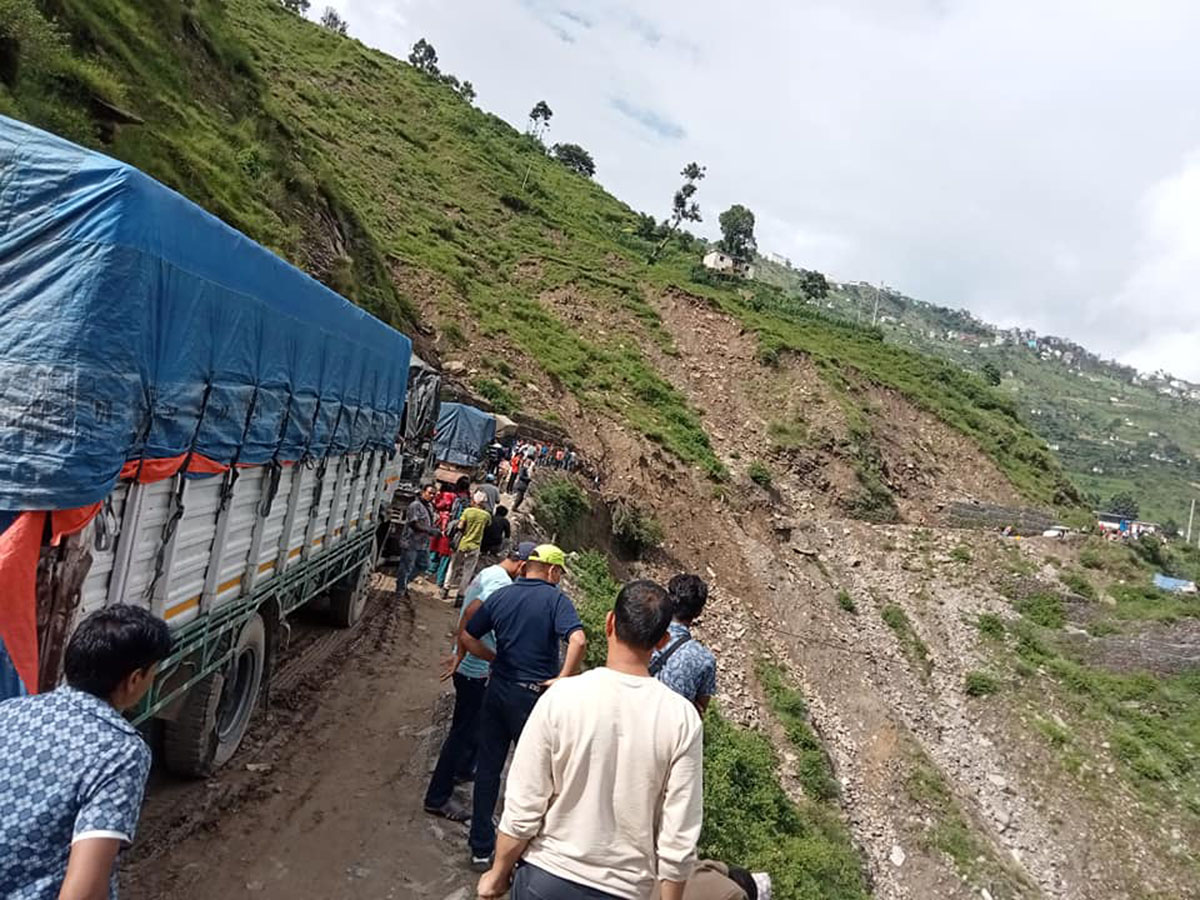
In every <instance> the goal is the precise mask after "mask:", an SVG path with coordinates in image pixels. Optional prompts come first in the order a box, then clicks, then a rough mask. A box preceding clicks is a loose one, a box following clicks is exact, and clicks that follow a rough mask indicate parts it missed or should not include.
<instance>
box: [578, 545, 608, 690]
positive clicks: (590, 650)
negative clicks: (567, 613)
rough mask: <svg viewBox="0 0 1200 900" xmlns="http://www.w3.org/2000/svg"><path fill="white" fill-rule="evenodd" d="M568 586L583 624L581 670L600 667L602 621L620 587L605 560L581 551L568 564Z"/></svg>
mask: <svg viewBox="0 0 1200 900" xmlns="http://www.w3.org/2000/svg"><path fill="white" fill-rule="evenodd" d="M569 572H570V582H571V587H572V588H573V590H574V597H573V599H574V601H575V609H576V610H577V611H578V612H579V619H580V621H581V622H583V633H584V634H585V635H586V636H587V650H586V651H585V654H584V657H583V664H584V667H585V668H588V669H595V668H597V667H598V666H602V665H604V661H605V658H606V657H607V655H608V642H607V639H606V638H605V635H604V620H605V617H606V616H607V615H608V612H609V610H611V609H612V608H613V604H614V603H615V602H616V600H617V594H618V592H619V591H620V590H621V585H620V584H619V583H618V582H617V580H616V579H615V578H613V577H612V572H610V571H609V568H608V559H607V558H606V557H605V555H604V554H603V553H600V552H598V551H596V550H585V551H584V552H582V553H579V554H576V555H575V557H574V558H573V559H572V560H571V567H570V569H569Z"/></svg>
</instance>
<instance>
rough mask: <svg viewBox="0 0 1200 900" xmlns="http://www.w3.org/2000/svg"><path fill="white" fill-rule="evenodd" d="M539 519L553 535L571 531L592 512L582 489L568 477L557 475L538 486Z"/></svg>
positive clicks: (536, 495) (536, 493) (536, 494)
mask: <svg viewBox="0 0 1200 900" xmlns="http://www.w3.org/2000/svg"><path fill="white" fill-rule="evenodd" d="M534 496H535V497H536V499H537V518H538V521H540V522H541V523H542V524H543V525H544V526H545V527H546V528H547V529H549V530H550V531H551V532H552V533H554V534H557V535H561V534H562V533H563V532H565V531H570V530H571V528H573V527H574V526H575V525H576V524H577V523H578V522H579V521H580V520H581V519H582V518H583V517H584V516H586V515H587V514H588V513H589V512H591V510H592V504H591V501H590V500H588V495H587V494H585V493H584V492H583V490H582V488H580V487H579V485H577V484H576V483H575V482H574V480H573V479H571V478H570V477H569V476H566V475H555V476H554V477H552V478H549V479H547V480H546V481H544V482H543V483H542V484H540V485H538V487H537V489H536V492H535V495H534Z"/></svg>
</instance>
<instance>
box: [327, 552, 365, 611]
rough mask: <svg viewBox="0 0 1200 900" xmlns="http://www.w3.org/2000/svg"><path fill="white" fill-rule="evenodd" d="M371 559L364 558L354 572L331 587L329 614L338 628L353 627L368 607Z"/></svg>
mask: <svg viewBox="0 0 1200 900" xmlns="http://www.w3.org/2000/svg"><path fill="white" fill-rule="evenodd" d="M372 568H373V567H372V565H371V559H370V558H368V559H364V560H363V561H362V562H361V563H360V564H359V566H358V568H357V569H355V570H354V571H352V572H349V573H347V574H346V575H344V576H342V578H341V579H340V580H339V581H338V582H337V584H335V585H334V586H333V587H331V588H330V589H329V615H330V618H332V619H333V624H334V625H336V626H337V627H338V628H353V627H354V626H355V625H357V624H358V620H359V619H361V618H362V616H363V611H364V610H366V608H367V597H368V595H369V593H370V592H369V590H368V584H369V582H370V580H371V569H372Z"/></svg>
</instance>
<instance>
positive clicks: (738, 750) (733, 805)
mask: <svg viewBox="0 0 1200 900" xmlns="http://www.w3.org/2000/svg"><path fill="white" fill-rule="evenodd" d="M777 764H778V760H777V759H776V757H775V753H774V752H773V750H772V749H771V744H770V741H768V740H767V738H766V737H764V736H763V735H761V734H759V733H758V732H755V731H751V730H750V729H748V728H740V727H738V726H737V725H734V724H733V723H731V722H728V721H727V720H725V719H723V718H722V717H721V716H720V710H719V708H718V707H717V706H716V705H715V704H714V706H713V707H711V708H710V710H709V713H708V715H707V716H705V717H704V829H703V831H702V832H701V834H700V855H701V856H703V857H707V858H710V859H729V860H736V861H737V863H738V864H739V865H742V866H745V867H747V868H749V869H751V870H755V871H766V872H770V873H771V878H772V881H773V886H774V892H773V895H774V896H775V897H776V898H778V900H804V898H810V897H821V898H824V900H867V898H868V897H869V896H870V894H869V892H868V890H867V887H866V884H865V883H864V879H863V865H862V861H861V859H860V858H859V855H858V852H857V851H856V850H855V848H854V843H853V841H852V840H851V837H850V834H849V833H848V831H847V829H846V826H845V824H844V823H843V822H842V820H841V818H840V817H839V816H838V815H837V812H836V811H835V810H833V809H830V808H828V807H827V806H826V805H824V804H821V803H816V802H812V801H804V802H802V804H801V805H799V806H798V805H797V804H795V803H793V802H792V801H791V800H790V799H789V798H788V795H787V794H786V793H785V792H784V790H783V788H782V787H781V786H780V784H779V780H778V778H777V777H776V774H775V770H776V766H777Z"/></svg>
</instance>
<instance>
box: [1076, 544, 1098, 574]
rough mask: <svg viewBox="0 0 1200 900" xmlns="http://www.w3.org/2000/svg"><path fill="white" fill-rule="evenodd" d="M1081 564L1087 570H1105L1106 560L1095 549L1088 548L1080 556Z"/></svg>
mask: <svg viewBox="0 0 1200 900" xmlns="http://www.w3.org/2000/svg"><path fill="white" fill-rule="evenodd" d="M1079 564H1080V565H1081V566H1083V567H1084V568H1085V569H1103V568H1104V560H1103V558H1101V556H1100V554H1099V553H1097V552H1096V551H1095V550H1094V549H1093V548H1091V547H1088V548H1087V549H1086V550H1084V551H1083V552H1082V553H1080V554H1079Z"/></svg>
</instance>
